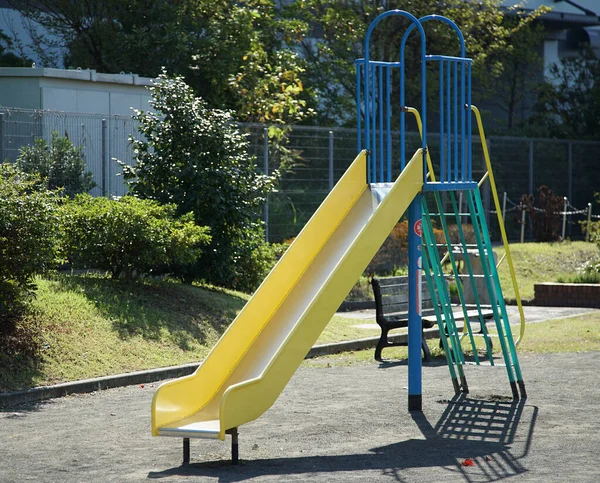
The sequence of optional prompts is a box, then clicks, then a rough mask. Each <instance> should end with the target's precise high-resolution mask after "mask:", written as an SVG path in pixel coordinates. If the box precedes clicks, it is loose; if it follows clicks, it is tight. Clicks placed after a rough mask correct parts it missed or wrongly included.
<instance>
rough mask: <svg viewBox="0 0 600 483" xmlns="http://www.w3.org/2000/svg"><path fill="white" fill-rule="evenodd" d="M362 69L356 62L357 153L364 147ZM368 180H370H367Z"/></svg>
mask: <svg viewBox="0 0 600 483" xmlns="http://www.w3.org/2000/svg"><path fill="white" fill-rule="evenodd" d="M360 69H361V63H360V62H359V61H357V62H356V141H357V150H356V152H357V153H360V151H361V149H362V141H361V138H360V137H361V134H362V129H361V125H360V118H361V117H362V116H361V115H360V106H361V98H360ZM367 182H368V180H367Z"/></svg>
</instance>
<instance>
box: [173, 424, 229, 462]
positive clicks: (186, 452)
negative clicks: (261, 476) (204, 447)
mask: <svg viewBox="0 0 600 483" xmlns="http://www.w3.org/2000/svg"><path fill="white" fill-rule="evenodd" d="M225 433H226V434H230V435H231V462H232V463H233V464H234V465H237V464H238V463H239V461H240V453H239V444H238V429H237V428H231V429H228V430H227V431H225ZM189 464H190V438H183V466H187V465H189Z"/></svg>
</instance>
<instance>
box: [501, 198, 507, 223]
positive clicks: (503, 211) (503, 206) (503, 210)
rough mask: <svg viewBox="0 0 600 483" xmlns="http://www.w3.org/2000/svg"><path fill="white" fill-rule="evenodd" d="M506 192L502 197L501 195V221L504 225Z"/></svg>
mask: <svg viewBox="0 0 600 483" xmlns="http://www.w3.org/2000/svg"><path fill="white" fill-rule="evenodd" d="M506 198H507V195H506V191H505V192H504V195H502V221H503V222H504V223H506Z"/></svg>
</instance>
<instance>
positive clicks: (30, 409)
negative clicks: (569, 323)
mask: <svg viewBox="0 0 600 483" xmlns="http://www.w3.org/2000/svg"><path fill="white" fill-rule="evenodd" d="M520 357H521V361H522V365H523V366H524V368H525V370H526V371H527V374H528V389H529V391H528V394H529V397H528V399H527V400H525V401H522V402H520V403H519V404H514V403H512V401H511V400H510V399H509V398H507V397H506V396H510V392H509V391H508V392H507V391H506V387H505V386H506V385H503V384H502V383H501V382H502V381H503V378H504V374H503V373H502V371H497V370H494V369H491V368H485V367H479V368H473V370H470V369H469V368H467V370H468V377H469V381H470V388H471V393H470V394H469V396H468V397H461V398H458V399H452V396H453V394H454V390H453V387H452V384H451V382H450V380H449V379H448V377H447V367H446V366H445V365H444V364H440V365H435V364H434V365H431V364H430V365H425V366H424V368H423V379H424V382H425V384H426V385H425V387H426V388H427V390H426V391H424V394H423V412H422V413H409V412H408V411H407V410H406V392H407V388H406V386H407V368H406V365H405V363H400V364H397V365H394V364H385V365H380V364H378V363H376V362H368V363H354V364H350V365H340V366H336V365H333V366H331V367H328V366H327V363H322V364H318V363H316V362H315V361H311V362H310V363H305V364H304V365H303V366H301V367H300V369H299V370H298V371H297V373H296V374H295V375H294V377H293V378H292V380H291V382H290V384H289V385H288V386H287V387H286V389H285V390H284V391H283V393H282V395H281V397H280V398H279V399H278V401H277V402H276V403H275V405H274V406H273V407H272V408H271V409H270V410H269V411H267V413H266V414H265V415H264V416H263V417H262V418H259V419H258V420H256V421H254V422H251V423H249V424H247V425H244V427H243V428H242V429H243V431H241V432H240V440H239V444H240V464H239V465H237V466H233V465H231V463H230V453H229V447H228V445H223V444H221V443H220V442H218V441H202V442H195V441H192V447H191V465H190V466H188V467H182V466H179V461H181V448H180V445H177V444H173V440H172V439H171V438H153V437H152V436H151V435H150V431H149V428H150V419H149V417H148V407H149V406H150V402H151V399H152V394H153V393H154V390H155V388H154V387H152V386H154V384H147V385H144V386H143V387H141V386H140V385H134V386H127V387H122V388H116V389H110V390H106V391H101V392H96V393H92V394H85V395H73V396H70V397H66V398H60V399H54V400H49V401H46V402H41V403H36V404H29V405H19V406H13V407H9V408H4V409H3V410H1V412H0V431H1V432H2V443H1V444H0V458H1V460H2V465H0V481H2V482H23V481H36V482H56V481H60V482H65V483H68V482H80V481H86V482H96V481H98V482H138V481H139V482H141V481H153V480H158V481H165V482H191V481H194V482H197V481H201V482H243V481H252V482H273V481H282V482H283V481H285V482H289V481H302V482H306V481H315V482H317V481H318V482H321V481H328V482H334V483H335V482H339V483H341V482H344V483H345V482H363V481H364V482H406V483H408V482H421V481H452V482H461V481H465V482H473V481H504V480H506V481H527V482H544V483H547V482H558V481H580V482H588V481H596V480H597V467H598V455H597V446H598V444H599V443H600V436H599V435H600V421H599V420H598V418H596V417H595V416H594V415H596V414H598V411H600V399H599V398H598V397H597V389H596V388H597V387H599V386H600V352H591V353H585V354H552V355H526V354H525V355H521V356H520ZM496 378H497V379H498V380H495V379H496ZM501 389H504V393H502V392H494V391H499V390H501ZM470 463H472V464H473V466H465V465H469V464H470Z"/></svg>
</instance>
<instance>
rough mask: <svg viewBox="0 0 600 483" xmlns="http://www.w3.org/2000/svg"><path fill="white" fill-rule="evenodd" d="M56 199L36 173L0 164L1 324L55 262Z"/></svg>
mask: <svg viewBox="0 0 600 483" xmlns="http://www.w3.org/2000/svg"><path fill="white" fill-rule="evenodd" d="M57 201H58V193H57V192H56V191H48V190H47V189H46V188H45V186H44V185H43V183H42V182H41V181H40V179H39V177H38V176H37V175H33V174H27V173H24V172H22V171H20V170H19V169H18V168H16V167H14V166H13V165H12V164H10V163H4V164H2V165H0V326H2V325H4V324H6V323H9V322H11V321H12V320H13V317H14V316H15V314H18V313H19V312H20V311H21V310H22V309H23V308H24V307H25V305H26V304H27V301H28V299H29V297H31V296H32V294H33V290H34V289H35V282H34V277H35V275H36V274H40V273H44V272H46V271H47V270H49V269H50V268H52V267H53V266H54V263H55V261H56V257H57V233H58V211H57ZM4 329H6V327H4Z"/></svg>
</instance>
